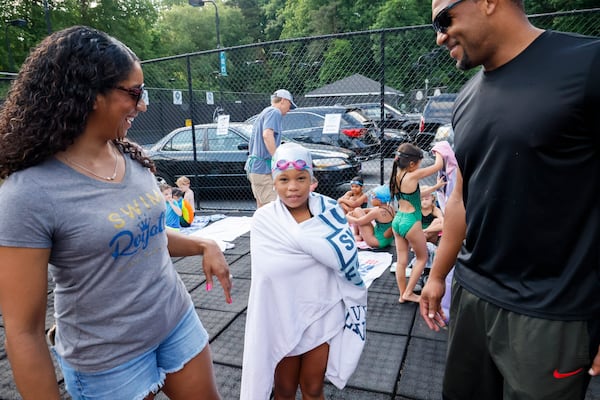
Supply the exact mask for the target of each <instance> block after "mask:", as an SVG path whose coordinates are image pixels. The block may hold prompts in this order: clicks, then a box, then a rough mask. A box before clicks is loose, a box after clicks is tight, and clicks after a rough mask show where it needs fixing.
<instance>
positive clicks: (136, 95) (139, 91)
mask: <svg viewBox="0 0 600 400" xmlns="http://www.w3.org/2000/svg"><path fill="white" fill-rule="evenodd" d="M115 89H119V90H122V91H124V92H127V94H129V95H130V96H131V97H132V98H133V99H134V100H135V105H137V104H138V103H139V102H140V99H141V98H142V95H143V94H144V85H141V86H139V87H132V88H126V87H123V86H117V87H116V88H115Z"/></svg>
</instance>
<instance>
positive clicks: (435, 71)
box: [0, 8, 600, 210]
mask: <svg viewBox="0 0 600 400" xmlns="http://www.w3.org/2000/svg"><path fill="white" fill-rule="evenodd" d="M599 16H600V8H598V9H592V10H576V11H572V12H562V13H553V14H540V15H532V16H530V20H531V21H532V23H533V24H534V25H536V26H538V27H540V28H544V29H554V30H561V31H569V32H576V33H581V34H585V35H591V36H600V18H599ZM454 64H455V61H454V60H452V59H451V58H450V57H449V56H448V54H447V51H446V50H445V49H444V48H440V47H438V46H437V45H436V43H435V33H434V32H433V30H432V29H431V27H430V26H429V25H427V26H411V27H403V28H396V29H382V30H374V31H365V32H353V33H345V34H336V35H327V36H320V37H311V38H302V39H290V40H281V41H274V42H266V43H258V44H254V45H246V46H237V47H229V48H222V49H215V50H212V51H205V52H199V53H193V54H184V55H178V56H173V57H167V58H162V59H156V60H148V61H145V62H143V69H144V75H145V89H146V92H145V94H144V96H145V100H146V102H147V104H148V110H147V112H145V113H143V114H141V115H139V116H138V117H137V118H136V121H135V123H134V125H133V127H132V129H130V131H129V136H130V137H131V138H132V139H133V140H135V141H137V142H139V143H140V144H143V145H144V146H146V147H148V148H150V145H151V144H154V143H157V142H158V143H161V146H155V148H154V149H157V148H159V147H160V150H159V151H158V152H157V153H153V154H154V155H155V158H156V160H157V163H158V165H159V172H160V174H159V175H160V178H161V179H162V180H164V181H166V182H168V183H170V184H172V185H174V184H175V180H176V179H177V178H178V177H179V176H181V175H186V176H188V177H189V178H190V179H191V180H192V188H193V189H195V192H196V197H197V198H198V199H199V207H200V208H201V209H202V208H204V209H211V208H215V209H221V210H225V209H230V208H233V209H244V210H245V209H249V210H251V209H253V208H254V200H253V198H252V195H251V193H250V189H249V187H250V185H249V183H248V181H247V180H246V178H245V173H244V170H243V163H244V161H245V159H246V155H247V140H246V139H245V136H244V135H247V129H246V128H247V127H246V128H245V125H243V124H234V122H244V121H246V120H247V119H249V118H251V117H252V116H253V115H256V114H257V113H259V112H260V111H261V110H262V109H263V108H264V107H266V106H267V105H268V104H269V103H270V95H271V93H273V92H274V91H275V90H276V89H279V88H285V89H288V90H289V91H290V92H291V93H292V94H293V96H294V99H295V102H296V104H297V105H298V106H299V107H300V108H304V107H317V108H313V109H312V111H311V112H313V113H314V114H315V115H312V114H310V115H309V114H305V117H303V118H296V119H293V118H289V117H290V115H292V114H291V113H290V114H288V115H287V116H286V117H284V131H285V132H284V134H285V135H286V136H291V137H293V138H295V139H298V140H303V141H305V142H313V143H325V142H327V143H330V144H338V145H340V144H341V145H343V146H345V147H352V146H354V147H353V148H360V146H362V144H361V140H362V141H363V142H365V140H364V138H363V137H361V136H364V135H371V136H373V137H374V138H375V141H376V143H377V146H376V148H375V149H374V151H371V152H370V153H369V154H367V155H366V156H364V155H363V156H362V157H359V158H358V159H357V158H355V157H354V156H352V157H350V158H346V159H345V160H343V161H340V160H337V162H336V161H335V160H333V159H334V158H335V157H341V155H340V154H339V153H331V152H326V153H325V155H324V156H323V155H322V156H321V157H322V158H323V159H324V161H323V162H321V163H320V166H319V168H317V169H319V170H320V174H319V175H318V176H320V177H324V178H327V179H323V181H321V182H320V183H319V186H318V188H317V190H318V191H321V192H324V193H327V194H329V195H330V196H332V197H333V196H339V195H341V193H343V192H344V191H345V190H347V189H348V187H349V185H348V181H349V180H350V178H351V177H352V175H354V174H355V173H358V171H359V169H360V174H361V175H362V177H363V179H364V180H365V182H366V185H365V186H366V189H369V188H370V187H373V186H375V185H378V184H382V183H385V182H387V181H388V179H389V174H390V171H391V158H390V156H391V155H392V153H393V150H394V149H395V147H396V146H397V145H398V144H399V143H401V142H403V141H410V142H414V143H416V144H417V145H419V146H420V147H421V148H422V149H423V150H425V151H428V150H429V149H430V146H431V142H432V140H434V137H435V135H436V134H437V135H438V136H441V138H442V139H443V138H447V137H448V136H447V135H449V134H450V133H449V129H448V126H447V125H446V124H448V123H449V122H450V120H449V116H450V113H451V107H452V104H453V98H452V97H451V96H450V97H451V98H450V99H444V96H443V95H445V94H452V93H456V92H458V91H459V90H460V88H461V87H462V85H463V84H464V83H465V82H466V81H467V80H468V79H469V78H470V77H471V76H472V75H473V74H474V73H475V71H468V72H461V71H459V70H457V69H456V67H455V65H454ZM7 81H8V80H5V79H3V80H0V97H2V95H3V94H4V93H5V92H6V85H7ZM440 94H441V95H442V96H438V95H440ZM439 99H443V100H444V101H438V100H439ZM384 105H385V107H388V106H389V107H393V108H394V109H395V110H394V109H391V108H390V109H388V108H384ZM323 106H329V107H331V106H341V107H338V108H335V109H322V107H323ZM356 107H360V108H361V110H362V111H361V112H362V113H363V114H368V115H369V116H370V117H369V118H373V119H374V120H376V122H375V124H372V123H371V122H369V121H368V120H361V121H359V122H360V123H362V124H363V126H364V127H365V128H366V129H363V130H352V129H349V128H348V127H345V124H346V122H345V118H342V119H341V122H338V121H340V120H339V119H336V118H331V115H335V114H336V113H343V114H345V113H348V112H350V110H352V109H354V108H356ZM340 110H341V111H340ZM396 110H397V111H396ZM395 113H397V114H395ZM288 119H289V122H288V123H287V125H286V121H288ZM422 119H423V120H424V121H422ZM217 120H220V121H221V122H220V123H219V124H217V123H216V121H217ZM292 120H293V121H295V122H294V123H293V125H294V126H291V125H292V122H291V121H292ZM359 120H360V118H359ZM227 121H229V124H228V123H227ZM352 121H355V119H352ZM332 123H333V126H334V128H336V126H335V124H337V123H340V126H338V127H337V128H339V129H337V130H336V129H333V131H335V132H333V131H332V133H331V134H330V135H329V137H330V139H329V140H328V141H325V140H323V139H322V137H324V136H325V135H324V134H323V126H324V124H325V126H327V128H325V129H326V130H327V129H329V130H332V127H331V124H332ZM203 124H212V125H210V126H208V127H206V126H201V125H203ZM302 124H304V125H305V126H299V125H302ZM319 124H320V125H319ZM192 125H193V129H192ZM186 126H187V128H185V127H186ZM177 128H182V129H181V131H180V132H179V134H178V135H176V136H174V137H173V138H172V139H171V140H167V139H168V138H166V137H165V136H166V135H167V134H169V133H170V132H171V131H173V130H174V129H177ZM309 131H310V132H311V133H310V134H309V133H307V132H309ZM244 132H246V133H245V134H244ZM315 132H316V134H315ZM332 137H333V138H334V139H333V140H331V138H332ZM225 139H227V140H225ZM342 139H343V140H342ZM161 140H162V142H160V141H161ZM217 143H218V144H217ZM346 145H348V146H346ZM386 146H388V147H386ZM194 150H195V152H194ZM329 150H330V151H331V150H334V149H333V148H329ZM315 151H316V150H315ZM340 182H346V184H345V185H344V184H342V185H340V184H339V183H340Z"/></svg>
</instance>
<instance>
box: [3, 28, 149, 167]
mask: <svg viewBox="0 0 600 400" xmlns="http://www.w3.org/2000/svg"><path fill="white" fill-rule="evenodd" d="M137 62H139V58H138V57H137V56H136V55H135V54H134V53H133V51H131V50H130V49H129V48H128V47H127V46H125V45H124V44H123V43H121V42H120V41H118V40H117V39H115V38H112V37H111V36H109V35H107V34H106V33H104V32H101V31H98V30H96V29H93V28H89V27H86V26H73V27H70V28H67V29H64V30H61V31H58V32H54V33H53V34H51V35H49V36H47V37H46V38H45V39H44V40H43V41H42V42H41V43H40V44H39V45H38V46H37V47H36V48H35V49H33V50H32V51H31V53H30V54H29V56H28V57H27V59H26V60H25V62H24V63H23V66H22V67H21V70H20V72H19V74H18V76H17V78H16V79H15V81H14V82H13V83H12V86H11V88H10V90H9V92H8V96H7V98H6V101H5V103H4V106H3V108H2V110H0V178H5V177H7V176H8V175H10V174H11V173H13V172H16V171H19V170H22V169H25V168H28V167H31V166H34V165H37V164H39V163H41V162H43V161H45V160H46V159H48V158H50V157H52V156H53V155H54V154H56V153H58V152H60V151H63V150H65V149H66V148H67V147H68V146H70V145H71V144H73V142H74V141H75V139H76V138H77V137H78V136H79V135H81V134H82V133H83V131H84V129H85V126H86V124H87V120H88V117H89V115H90V113H91V112H92V110H93V107H94V103H95V100H96V97H97V96H98V95H100V94H105V93H107V92H109V91H110V90H113V89H114V88H115V87H116V86H118V84H119V83H120V82H122V81H124V80H125V79H127V77H128V76H129V74H130V73H131V71H132V69H133V67H134V65H135V63H137ZM114 142H115V144H116V145H117V146H118V147H119V148H120V149H121V151H123V152H124V153H128V154H129V155H130V157H131V158H132V159H134V160H137V161H139V162H140V163H141V164H142V165H144V166H146V167H147V168H149V169H151V170H152V171H154V170H155V167H154V163H153V162H152V160H150V159H149V158H147V157H145V156H144V155H143V151H142V149H141V147H140V146H138V145H136V144H135V143H132V142H130V141H128V140H127V139H122V140H116V139H115V140H114Z"/></svg>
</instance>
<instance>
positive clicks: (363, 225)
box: [346, 185, 395, 249]
mask: <svg viewBox="0 0 600 400" xmlns="http://www.w3.org/2000/svg"><path fill="white" fill-rule="evenodd" d="M369 197H370V198H371V205H372V206H373V207H371V208H364V209H363V208H358V207H357V208H355V209H354V210H352V211H350V212H349V213H348V214H346V219H347V220H348V222H349V223H351V224H353V225H354V226H355V227H357V229H358V235H355V237H354V239H355V240H356V241H357V242H358V241H364V242H365V243H366V244H367V245H368V246H370V247H372V248H375V249H382V248H385V247H388V246H389V245H390V244H391V243H392V241H393V240H394V234H393V233H392V220H393V219H394V213H395V212H394V208H393V207H392V206H391V205H390V204H389V203H390V200H391V196H390V188H389V186H388V185H383V186H379V187H376V188H375V189H373V190H372V191H371V192H369Z"/></svg>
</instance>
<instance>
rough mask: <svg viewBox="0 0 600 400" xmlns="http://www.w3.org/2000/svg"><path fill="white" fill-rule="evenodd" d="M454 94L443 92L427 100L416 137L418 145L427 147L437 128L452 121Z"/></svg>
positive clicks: (423, 147)
mask: <svg viewBox="0 0 600 400" xmlns="http://www.w3.org/2000/svg"><path fill="white" fill-rule="evenodd" d="M456 96H457V94H456V93H443V94H440V95H437V96H433V97H431V98H429V100H427V104H425V108H423V114H422V115H421V124H420V126H419V134H418V135H417V138H416V140H417V144H418V145H419V147H421V148H422V149H429V147H430V146H431V143H432V142H433V139H434V137H435V135H436V133H437V130H438V128H440V127H441V126H444V125H448V124H450V123H451V122H452V109H453V108H454V101H455V100H456Z"/></svg>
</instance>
